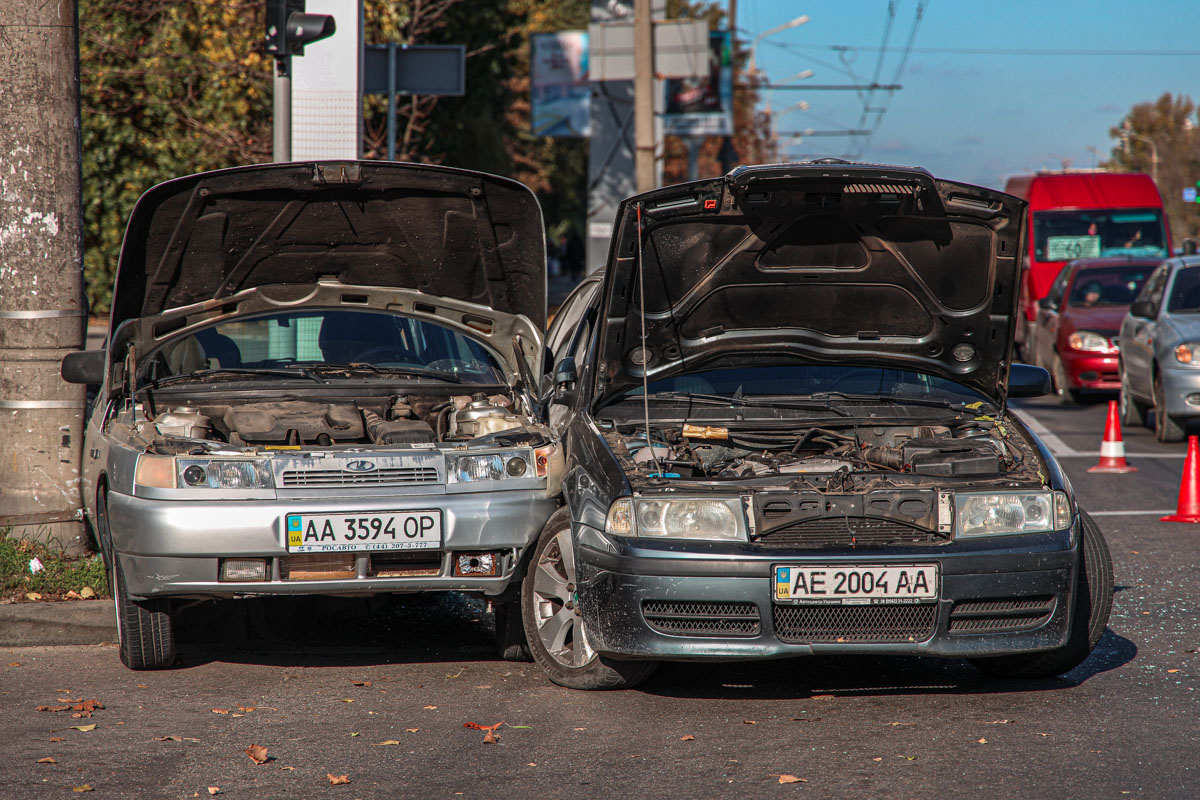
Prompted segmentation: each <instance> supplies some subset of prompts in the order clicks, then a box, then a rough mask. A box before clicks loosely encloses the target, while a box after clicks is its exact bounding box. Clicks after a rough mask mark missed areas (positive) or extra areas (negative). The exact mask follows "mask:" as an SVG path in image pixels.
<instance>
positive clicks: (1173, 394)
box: [1160, 367, 1200, 418]
mask: <svg viewBox="0 0 1200 800" xmlns="http://www.w3.org/2000/svg"><path fill="white" fill-rule="evenodd" d="M1160 376H1161V379H1162V388H1163V400H1164V401H1165V402H1166V404H1167V413H1168V414H1170V415H1171V416H1172V417H1180V418H1183V417H1197V416H1200V369H1198V368H1196V367H1186V368H1180V369H1171V368H1169V367H1168V368H1166V369H1163V370H1162V372H1161V373H1160ZM1189 398H1191V399H1190V400H1189Z"/></svg>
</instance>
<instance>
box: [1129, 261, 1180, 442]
mask: <svg viewBox="0 0 1200 800" xmlns="http://www.w3.org/2000/svg"><path fill="white" fill-rule="evenodd" d="M1120 341H1121V361H1120V372H1121V399H1120V406H1121V421H1122V422H1123V423H1124V424H1126V425H1144V424H1145V422H1146V412H1147V411H1148V410H1149V409H1151V408H1153V409H1154V433H1155V435H1156V436H1157V437H1158V440H1159V441H1160V442H1178V441H1181V440H1182V439H1183V438H1184V435H1185V434H1186V433H1187V425H1188V422H1189V421H1190V420H1192V419H1195V418H1197V417H1200V256H1183V257H1181V258H1172V259H1168V260H1167V261H1164V262H1163V263H1162V264H1160V265H1159V266H1158V267H1157V268H1156V269H1155V271H1154V273H1153V274H1152V275H1151V276H1150V278H1149V279H1148V280H1147V281H1146V285H1145V286H1143V287H1142V291H1141V293H1140V294H1139V295H1138V297H1137V300H1135V301H1134V303H1133V305H1131V306H1130V308H1129V313H1127V314H1126V315H1125V318H1124V319H1123V320H1122V321H1121V333H1120Z"/></svg>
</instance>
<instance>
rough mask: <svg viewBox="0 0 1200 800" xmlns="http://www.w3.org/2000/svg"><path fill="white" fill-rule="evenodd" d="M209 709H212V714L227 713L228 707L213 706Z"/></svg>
mask: <svg viewBox="0 0 1200 800" xmlns="http://www.w3.org/2000/svg"><path fill="white" fill-rule="evenodd" d="M210 710H211V711H212V713H214V714H228V713H229V709H228V708H213V709H210Z"/></svg>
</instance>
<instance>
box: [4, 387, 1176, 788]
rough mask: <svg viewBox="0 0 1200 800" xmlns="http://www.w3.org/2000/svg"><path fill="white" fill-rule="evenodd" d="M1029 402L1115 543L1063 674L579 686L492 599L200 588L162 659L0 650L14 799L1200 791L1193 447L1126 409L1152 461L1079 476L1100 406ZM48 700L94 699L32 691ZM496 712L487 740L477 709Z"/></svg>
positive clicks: (786, 665)
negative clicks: (85, 714) (1105, 589)
mask: <svg viewBox="0 0 1200 800" xmlns="http://www.w3.org/2000/svg"><path fill="white" fill-rule="evenodd" d="M1023 408H1024V411H1023V413H1025V414H1026V415H1027V418H1030V417H1031V418H1032V420H1033V421H1034V424H1035V425H1039V426H1041V427H1042V428H1043V429H1044V430H1045V431H1047V432H1048V433H1049V435H1050V439H1049V441H1050V443H1051V444H1052V446H1053V447H1054V448H1055V449H1056V450H1057V451H1058V452H1059V455H1060V456H1061V458H1062V461H1063V463H1064V465H1065V466H1066V469H1067V471H1068V473H1069V475H1070V477H1071V479H1072V481H1073V482H1074V485H1075V489H1076V492H1077V494H1078V495H1079V497H1080V500H1081V502H1082V503H1083V505H1084V506H1085V507H1086V508H1088V509H1089V510H1090V511H1092V513H1093V514H1094V515H1096V518H1097V521H1098V522H1099V523H1100V525H1101V527H1102V528H1103V530H1104V532H1105V534H1106V535H1107V537H1108V539H1109V543H1110V546H1111V548H1112V552H1113V558H1114V563H1115V571H1116V582H1117V593H1116V600H1115V607H1114V610H1113V615H1112V618H1111V620H1110V623H1109V630H1108V631H1107V632H1106V633H1105V636H1104V638H1103V640H1102V641H1101V644H1100V646H1099V648H1098V649H1097V651H1096V652H1095V653H1094V654H1093V656H1092V657H1091V658H1090V659H1089V660H1088V661H1087V662H1086V663H1085V664H1083V665H1082V666H1081V667H1079V668H1078V669H1076V670H1075V671H1074V672H1072V673H1071V674H1069V675H1068V676H1066V677H1065V678H1063V679H1058V680H1047V681H1033V682H997V681H990V680H986V679H984V678H982V677H980V676H979V675H978V674H977V673H975V671H974V670H973V669H972V668H971V667H970V666H968V665H967V664H965V663H960V662H943V661H934V660H924V659H904V658H858V659H844V658H810V659H804V660H789V661H776V662H765V663H754V664H693V665H666V666H664V667H663V668H662V669H660V671H659V672H658V673H657V674H656V676H655V677H654V678H653V679H652V680H651V681H650V682H649V683H648V684H646V685H645V686H644V687H642V688H640V689H637V690H634V691H624V692H610V693H580V692H572V691H568V690H566V689H560V688H558V687H555V686H553V685H551V684H550V683H548V682H547V681H546V680H545V679H544V678H543V677H542V676H541V674H540V673H539V671H538V670H537V669H536V668H535V667H534V666H533V665H529V664H511V663H505V662H501V661H497V660H495V659H494V658H493V657H492V650H491V643H490V631H489V625H490V623H489V620H488V617H487V615H486V614H485V613H484V609H483V606H482V604H480V603H476V602H474V601H470V600H466V599H463V598H460V597H450V598H442V599H435V600H420V599H418V600H408V601H391V600H389V601H386V602H369V601H366V600H362V601H341V602H336V603H335V602H329V601H326V602H320V603H298V604H297V603H293V604H286V605H285V604H281V603H279V602H275V603H270V602H255V603H249V602H247V603H226V604H224V605H220V606H214V605H211V604H210V605H207V606H202V607H198V608H195V609H192V610H191V611H190V613H188V614H187V615H186V616H184V617H183V618H182V619H181V622H180V638H181V651H182V654H183V659H184V660H183V663H182V664H180V666H179V667H178V668H177V669H173V670H169V671H165V672H157V673H134V672H130V671H128V670H126V669H125V668H124V667H122V666H121V664H120V662H119V661H118V660H117V655H116V651H115V648H114V647H112V646H111V645H99V646H88V647H29V648H4V649H3V650H2V651H0V797H5V798H8V797H13V798H31V797H64V796H75V794H74V792H73V789H74V788H76V787H80V786H84V785H87V786H90V787H91V788H92V789H93V790H94V794H90V795H88V796H94V797H100V796H108V797H118V796H119V797H139V796H140V797H193V796H201V797H205V796H209V788H208V787H219V792H220V793H221V794H222V795H227V796H230V797H254V798H276V797H277V798H288V800H294V799H295V798H298V797H312V796H331V797H343V798H359V797H363V798H365V797H372V798H376V797H378V798H384V797H421V798H438V797H446V798H455V797H460V796H461V797H482V798H519V797H523V796H524V797H538V798H541V797H547V798H590V797H598V796H601V797H602V796H628V797H670V798H679V797H742V796H747V795H749V796H754V797H759V796H762V797H800V796H806V797H822V798H829V797H855V798H858V797H889V798H890V797H899V798H922V799H923V800H924V799H927V798H954V797H963V798H967V797H970V798H977V797H981V796H982V797H1004V798H1010V797H1011V798H1024V797H1045V798H1075V797H1078V798H1108V797H1111V798H1122V797H1130V796H1132V797H1146V798H1193V797H1196V796H1200V788H1198V787H1200V733H1197V727H1198V724H1200V719H1198V713H1197V712H1198V710H1200V697H1197V692H1196V686H1197V675H1198V673H1200V654H1197V652H1196V651H1197V649H1198V648H1200V622H1198V614H1197V612H1198V611H1200V588H1198V584H1200V566H1198V565H1200V525H1197V526H1193V525H1181V524H1171V523H1164V522H1159V521H1158V517H1159V516H1161V514H1162V513H1164V512H1166V511H1170V510H1173V509H1174V507H1175V501H1176V494H1177V491H1178V486H1179V478H1180V474H1181V471H1182V467H1183V453H1184V446H1183V445H1169V446H1167V445H1160V444H1158V443H1157V442H1155V441H1154V439H1153V435H1152V434H1151V432H1150V431H1149V430H1144V429H1143V430H1129V429H1127V430H1126V431H1125V442H1126V446H1127V449H1128V451H1129V460H1130V462H1131V463H1132V464H1133V465H1134V466H1136V467H1138V470H1139V471H1138V472H1136V473H1133V474H1131V475H1096V474H1088V473H1087V472H1086V469H1087V467H1089V466H1092V465H1093V464H1094V463H1095V462H1096V460H1097V459H1098V451H1099V444H1100V438H1101V433H1102V431H1103V422H1104V411H1105V408H1104V406H1103V405H1102V404H1098V405H1091V406H1080V407H1069V408H1061V409H1060V408H1058V407H1055V406H1053V405H1052V404H1050V403H1049V402H1045V401H1038V402H1036V403H1027V404H1025V405H1024V406H1023ZM59 698H68V699H71V700H77V699H88V698H96V699H98V700H100V701H101V702H102V703H103V704H104V708H103V709H98V710H96V711H94V712H93V715H92V717H91V718H81V719H72V718H71V717H70V716H69V715H70V713H71V712H70V711H62V712H53V711H37V710H36V708H37V706H39V705H55V704H56V703H57V701H58V700H59ZM239 706H240V707H241V709H239ZM214 709H217V710H219V711H214ZM250 709H252V710H250ZM220 711H225V712H229V713H220ZM501 722H503V723H504V724H503V725H501V726H500V727H499V728H498V729H497V733H498V734H499V740H498V741H497V742H496V743H486V742H485V741H484V739H485V732H484V731H482V730H478V729H475V728H469V727H464V724H465V723H476V724H479V725H484V726H490V725H494V724H496V723H501ZM89 724H94V725H95V726H96V727H95V728H94V729H93V730H87V731H84V730H77V729H75V728H73V727H71V726H75V725H84V726H86V725H89ZM56 740H58V741H56ZM389 742H391V743H389ZM252 744H255V745H260V746H262V747H265V748H267V757H268V759H269V760H268V761H267V762H266V763H264V764H261V765H256V764H255V763H254V762H253V761H252V760H251V759H250V758H249V757H248V756H247V755H246V754H245V753H244V752H243V751H244V750H245V749H246V748H247V747H248V746H249V745H252ZM46 758H53V759H54V761H55V763H39V760H41V759H46ZM328 775H333V776H335V777H336V776H341V775H346V776H348V778H349V783H346V784H340V785H333V784H331V782H330V779H329V777H328ZM780 776H794V777H795V778H798V779H802V780H797V781H795V782H788V783H781V782H780V781H781V777H780ZM784 780H790V779H788V778H784Z"/></svg>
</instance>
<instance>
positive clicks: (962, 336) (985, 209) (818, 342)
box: [596, 159, 1025, 404]
mask: <svg viewBox="0 0 1200 800" xmlns="http://www.w3.org/2000/svg"><path fill="white" fill-rule="evenodd" d="M1024 208H1025V203H1024V201H1022V200H1020V199H1018V198H1016V197H1012V196H1011V195H1006V194H1003V193H1001V192H996V191H992V190H989V189H982V188H979V187H976V186H968V185H965V184H959V183H951V182H949V181H942V180H937V179H935V178H934V177H933V176H932V175H930V174H929V173H928V172H926V171H925V170H922V169H916V168H911V167H890V166H878V165H868V164H850V163H845V162H840V161H835V160H832V159H830V160H823V161H816V162H804V163H797V164H777V165H769V166H756V167H739V168H738V169H735V170H734V171H733V172H730V173H729V174H728V175H726V176H724V177H722V178H716V179H712V180H706V181H697V182H693V183H687V184H681V185H678V186H672V187H668V188H665V189H659V190H656V191H653V192H648V193H645V194H642V195H637V196H634V197H631V198H629V199H627V200H625V201H624V202H623V203H622V204H621V207H620V209H619V210H618V213H617V227H616V230H615V233H614V236H613V241H612V245H611V249H610V252H609V260H608V268H607V274H606V276H605V289H604V291H605V301H604V302H605V305H604V323H603V328H602V330H601V332H600V337H601V350H600V353H601V355H600V359H599V362H600V363H599V365H598V370H597V375H596V387H597V391H596V396H597V398H598V399H599V400H601V401H602V402H603V401H604V400H605V399H608V398H611V397H614V396H616V395H618V394H621V393H622V392H624V391H626V390H628V389H629V388H631V387H633V386H636V385H640V384H641V382H642V378H643V374H645V375H646V377H647V378H648V379H649V380H655V379H657V378H665V377H668V376H670V375H674V374H678V373H681V372H685V371H694V370H698V369H711V368H720V367H730V366H738V365H745V364H747V363H751V362H758V363H823V364H856V365H873V366H882V367H891V368H899V369H907V370H912V371H915V372H922V373H928V374H932V375H937V376H939V377H944V378H949V379H951V380H954V381H958V382H959V383H962V384H965V385H967V386H970V387H972V388H974V389H975V390H977V391H979V392H981V393H982V394H984V395H985V396H987V397H989V398H990V399H992V400H993V401H995V402H996V403H997V404H1003V402H1004V400H1005V396H1006V384H1007V380H1008V370H1009V363H1010V359H1011V353H1012V339H1013V330H1014V325H1015V320H1016V309H1017V299H1018V298H1017V288H1018V283H1017V281H1018V277H1019V274H1020V264H1021V247H1022V242H1023V241H1024V238H1023V236H1022V235H1021V234H1022V229H1023V226H1024V213H1023V210H1024ZM639 212H640V222H639ZM639 230H640V244H639ZM639 253H640V260H641V263H642V264H643V266H644V268H643V270H641V271H640V272H641V274H639V269H638V264H639ZM643 284H644V286H645V336H646V341H645V347H644V348H643V345H642V341H641V337H642V328H641V289H640V287H641V285H643Z"/></svg>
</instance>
